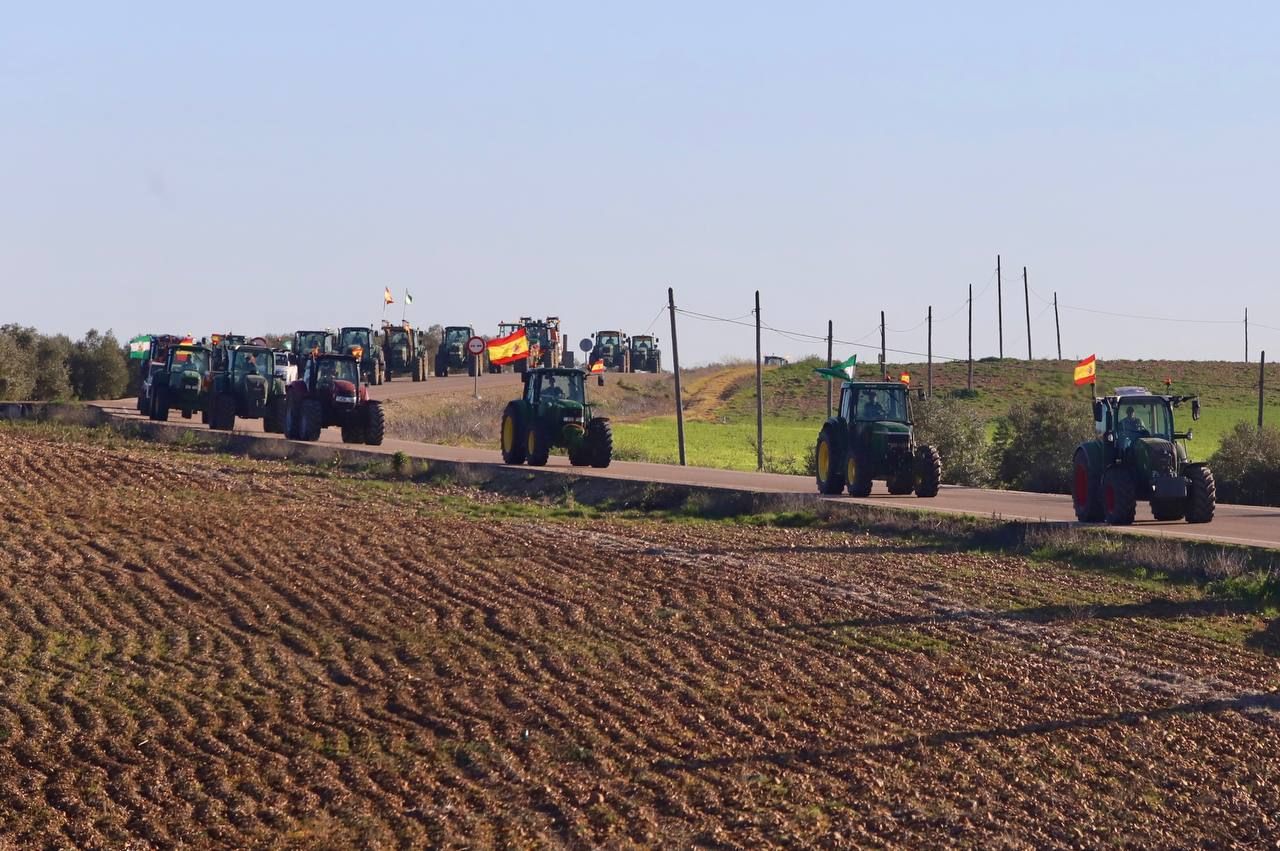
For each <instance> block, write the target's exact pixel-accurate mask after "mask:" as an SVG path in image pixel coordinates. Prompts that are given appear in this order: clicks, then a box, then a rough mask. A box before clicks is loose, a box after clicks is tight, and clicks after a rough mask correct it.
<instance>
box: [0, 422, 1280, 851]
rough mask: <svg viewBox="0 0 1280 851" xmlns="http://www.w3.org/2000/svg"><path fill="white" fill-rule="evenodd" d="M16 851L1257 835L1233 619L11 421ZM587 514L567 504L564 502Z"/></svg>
mask: <svg viewBox="0 0 1280 851" xmlns="http://www.w3.org/2000/svg"><path fill="white" fill-rule="evenodd" d="M0 465H3V468H4V469H5V470H6V471H7V474H6V476H4V477H3V479H0V540H2V541H3V542H4V546H3V548H2V549H0V678H2V682H3V688H0V738H2V739H3V747H2V748H0V800H2V801H3V802H4V803H3V804H0V809H2V810H3V812H4V818H3V819H0V835H3V836H5V837H7V838H8V839H9V840H12V841H13V842H15V843H17V844H18V845H20V846H31V845H37V844H43V843H46V842H52V843H65V844H69V845H74V846H81V847H85V846H94V845H108V846H123V845H125V844H128V843H136V844H152V845H155V846H170V845H174V844H178V843H184V842H185V843H193V844H198V845H205V844H221V845H230V846H240V847H244V846H250V845H264V844H267V845H290V844H292V845H296V846H313V845H326V846H357V845H362V846H379V845H382V846H393V845H407V846H417V847H422V846H426V845H446V844H451V845H463V844H465V845H478V846H484V845H491V844H499V843H501V844H514V845H545V844H561V843H568V844H573V845H600V844H608V843H618V844H625V843H627V842H636V843H647V844H654V843H658V842H659V841H661V842H662V843H663V844H670V845H677V844H688V843H726V844H729V845H739V846H746V847H759V846H762V845H769V844H778V845H782V844H796V843H799V844H821V845H837V846H839V845H853V844H876V843H884V842H887V843H891V844H901V845H905V846H915V847H918V846H922V845H939V844H957V843H959V844H967V845H972V846H980V847H995V846H1009V847H1022V846H1054V845H1058V846H1077V845H1116V844H1125V843H1128V844H1137V845H1144V846H1159V845H1199V844H1212V845H1225V844H1230V843H1233V842H1234V843H1240V844H1247V845H1259V844H1262V843H1263V842H1264V841H1266V840H1271V839H1274V837H1275V835H1276V831H1277V829H1278V828H1277V824H1276V821H1275V819H1276V813H1277V812H1278V811H1280V790H1278V789H1277V786H1276V784H1275V778H1276V777H1277V776H1280V752H1278V751H1277V749H1276V747H1275V742H1276V736H1277V726H1276V719H1277V714H1278V710H1280V698H1278V697H1277V695H1276V691H1275V690H1276V688H1277V679H1278V678H1277V668H1276V663H1275V661H1274V660H1271V659H1268V658H1267V657H1264V656H1261V655H1258V654H1255V653H1252V652H1250V651H1248V650H1246V649H1244V648H1243V647H1241V646H1240V645H1239V644H1238V642H1237V643H1233V642H1232V641H1231V640H1227V639H1224V636H1230V635H1232V634H1239V633H1240V631H1241V630H1242V629H1254V628H1256V627H1257V626H1258V625H1259V624H1258V618H1257V617H1256V616H1252V615H1224V614H1221V613H1219V612H1217V611H1215V610H1214V608H1213V607H1212V606H1206V605H1205V604H1204V603H1203V601H1199V600H1192V599H1185V600H1184V599H1180V598H1172V599H1169V600H1167V601H1164V602H1162V603H1154V604H1153V603H1152V601H1151V599H1150V597H1151V594H1152V593H1153V592H1151V591H1148V590H1144V589H1143V588H1142V587H1140V586H1136V585H1133V584H1127V583H1122V582H1119V581H1116V580H1112V579H1107V578H1103V577H1099V576H1096V575H1091V574H1081V573H1079V572H1076V571H1073V570H1070V569H1068V568H1066V567H1063V566H1058V565H1051V564H1041V563H1035V562H1028V561H1024V560H1020V559H997V558H994V557H992V556H989V555H984V554H962V553H952V552H945V551H940V550H935V549H932V548H929V547H927V546H919V545H916V544H913V543H911V542H909V541H897V540H890V539H884V538H876V537H872V536H869V535H866V534H859V533H856V532H813V531H802V530H784V529H749V528H744V527H740V526H732V525H725V524H720V525H714V524H683V523H671V522H669V523H657V522H649V521H627V520H616V521H609V522H586V521H583V520H580V519H573V518H571V517H570V518H558V517H556V516H554V515H553V513H551V512H548V511H547V510H544V509H538V508H536V507H531V506H530V505H529V504H514V505H512V504H501V503H497V502H495V499H494V498H493V497H490V496H484V495H481V494H478V493H476V492H470V491H463V490H460V489H456V490H454V489H436V490H431V491H427V490H425V489H423V488H419V487H416V486H413V485H386V484H383V483H377V482H367V481H360V480H356V479H350V478H347V477H344V476H340V475H326V474H324V473H322V472H318V471H315V470H310V469H306V468H297V467H290V466H287V465H281V464H270V463H263V462H247V461H237V460H231V459H227V458H222V457H217V456H198V455H191V454H184V453H182V452H180V451H176V450H161V449H157V448H154V447H139V446H136V445H132V444H126V445H123V446H100V445H93V444H89V443H75V442H72V443H66V442H58V441H53V440H50V439H47V438H44V437H39V436H35V435H34V434H32V433H29V432H24V431H23V430H21V429H0ZM563 513H572V511H568V512H563Z"/></svg>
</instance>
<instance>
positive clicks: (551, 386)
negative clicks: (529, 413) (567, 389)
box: [542, 375, 564, 399]
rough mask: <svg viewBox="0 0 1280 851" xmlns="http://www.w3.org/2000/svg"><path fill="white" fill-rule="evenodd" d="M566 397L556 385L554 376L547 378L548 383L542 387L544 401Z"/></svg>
mask: <svg viewBox="0 0 1280 851" xmlns="http://www.w3.org/2000/svg"><path fill="white" fill-rule="evenodd" d="M563 396H564V391H562V390H561V389H560V387H559V386H558V385H557V384H556V377H555V376H554V375H548V376H547V383H546V384H544V385H543V386H542V398H544V399H560V398H562V397H563Z"/></svg>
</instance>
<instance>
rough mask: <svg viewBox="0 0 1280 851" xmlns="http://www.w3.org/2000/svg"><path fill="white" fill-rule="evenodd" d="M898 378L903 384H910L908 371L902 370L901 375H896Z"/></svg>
mask: <svg viewBox="0 0 1280 851" xmlns="http://www.w3.org/2000/svg"><path fill="white" fill-rule="evenodd" d="M898 380H899V381H901V382H902V383H903V384H910V383H911V373H909V372H904V373H902V375H899V376H898Z"/></svg>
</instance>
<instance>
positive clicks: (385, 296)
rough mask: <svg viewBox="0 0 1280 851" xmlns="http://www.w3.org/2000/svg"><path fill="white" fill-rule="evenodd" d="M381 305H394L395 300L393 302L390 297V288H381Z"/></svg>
mask: <svg viewBox="0 0 1280 851" xmlns="http://www.w3.org/2000/svg"><path fill="white" fill-rule="evenodd" d="M382 303H383V304H395V303H396V300H395V299H394V298H392V297H391V287H383V288H382Z"/></svg>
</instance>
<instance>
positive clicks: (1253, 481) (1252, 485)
mask: <svg viewBox="0 0 1280 851" xmlns="http://www.w3.org/2000/svg"><path fill="white" fill-rule="evenodd" d="M1209 466H1210V467H1212V468H1213V477H1214V480H1215V481H1216V482H1217V485H1218V499H1219V500H1220V501H1222V502H1242V503H1247V504H1250V505H1280V429H1277V428H1275V427H1274V426H1267V427H1264V428H1263V429H1262V430H1258V429H1257V428H1256V427H1255V426H1253V425H1250V424H1249V423H1236V427H1235V428H1234V429H1232V430H1231V432H1230V433H1228V434H1227V436H1226V437H1224V438H1223V439H1222V443H1221V444H1220V445H1219V446H1218V451H1217V452H1215V453H1213V457H1212V458H1210V459H1209Z"/></svg>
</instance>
